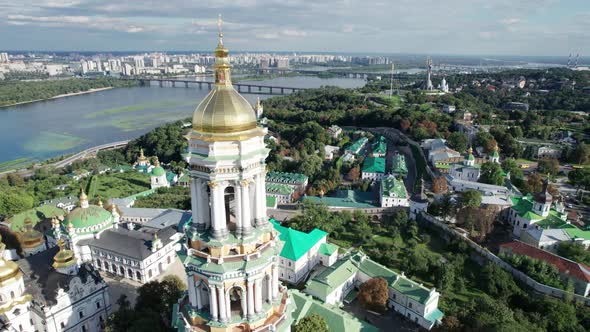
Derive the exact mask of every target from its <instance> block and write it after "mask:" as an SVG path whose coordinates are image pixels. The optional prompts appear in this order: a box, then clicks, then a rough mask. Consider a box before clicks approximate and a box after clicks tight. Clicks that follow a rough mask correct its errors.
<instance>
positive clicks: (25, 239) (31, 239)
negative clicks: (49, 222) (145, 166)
mask: <svg viewBox="0 0 590 332" xmlns="http://www.w3.org/2000/svg"><path fill="white" fill-rule="evenodd" d="M19 240H20V243H21V246H22V247H23V248H36V247H38V246H40V245H41V244H43V242H45V239H44V238H43V233H41V232H39V231H38V230H36V229H35V228H33V223H32V222H31V219H29V218H27V219H25V229H24V231H23V232H22V233H21V234H19Z"/></svg>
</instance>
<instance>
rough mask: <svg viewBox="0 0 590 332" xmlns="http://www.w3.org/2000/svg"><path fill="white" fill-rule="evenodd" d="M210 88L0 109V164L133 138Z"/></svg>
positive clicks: (291, 81) (108, 94)
mask: <svg viewBox="0 0 590 332" xmlns="http://www.w3.org/2000/svg"><path fill="white" fill-rule="evenodd" d="M247 82H251V83H254V84H260V85H277V86H284V87H297V88H317V87H320V86H325V85H334V86H340V87H343V88H354V87H359V86H362V85H364V80H361V79H346V78H332V79H320V78H318V77H307V76H300V77H281V78H276V79H271V80H264V81H241V82H240V83H247ZM208 92H209V91H208V90H207V89H206V88H204V89H203V90H199V89H198V88H189V89H187V88H184V87H178V88H160V87H157V86H152V87H134V88H119V89H112V90H105V91H100V92H95V93H89V94H85V95H79V96H71V97H65V98H59V99H53V100H48V101H42V102H36V103H31V104H24V105H18V106H12V107H7V108H1V109H0V152H1V153H0V164H2V163H5V162H8V161H12V160H17V159H21V158H25V159H27V160H43V159H47V158H51V157H55V156H58V155H62V154H66V153H73V152H77V151H80V150H83V149H85V148H88V147H92V146H96V145H100V144H104V143H109V142H115V141H119V140H125V139H132V138H135V137H137V136H139V135H142V134H144V133H146V132H148V131H149V130H151V129H153V128H155V127H157V126H159V125H162V124H164V123H167V122H171V121H175V120H179V119H183V118H188V117H190V116H191V115H192V112H193V110H194V109H195V108H196V106H197V104H198V103H199V102H200V101H201V100H202V99H203V98H204V97H205V96H206V95H207V93H208ZM244 97H246V99H248V100H249V101H250V102H252V103H254V102H255V101H256V97H260V98H261V99H265V98H269V97H271V96H269V95H254V94H244ZM0 166H1V165H0Z"/></svg>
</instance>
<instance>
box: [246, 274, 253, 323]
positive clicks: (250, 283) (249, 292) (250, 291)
mask: <svg viewBox="0 0 590 332" xmlns="http://www.w3.org/2000/svg"><path fill="white" fill-rule="evenodd" d="M252 286H254V280H248V286H247V287H248V290H247V291H246V295H247V297H248V317H252V316H254V287H252Z"/></svg>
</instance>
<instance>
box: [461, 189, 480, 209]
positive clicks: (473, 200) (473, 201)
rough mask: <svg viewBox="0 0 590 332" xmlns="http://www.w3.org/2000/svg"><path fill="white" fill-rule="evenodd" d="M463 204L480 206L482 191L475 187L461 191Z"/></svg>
mask: <svg viewBox="0 0 590 332" xmlns="http://www.w3.org/2000/svg"><path fill="white" fill-rule="evenodd" d="M461 205H462V206H463V207H473V208H478V207H479V206H480V205H481V193H480V192H479V191H477V190H474V189H469V190H465V191H464V192H462V193H461Z"/></svg>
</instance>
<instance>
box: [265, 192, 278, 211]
mask: <svg viewBox="0 0 590 332" xmlns="http://www.w3.org/2000/svg"><path fill="white" fill-rule="evenodd" d="M276 205H277V198H276V197H274V196H270V195H269V196H266V207H267V208H274V207H275V206H276Z"/></svg>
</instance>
